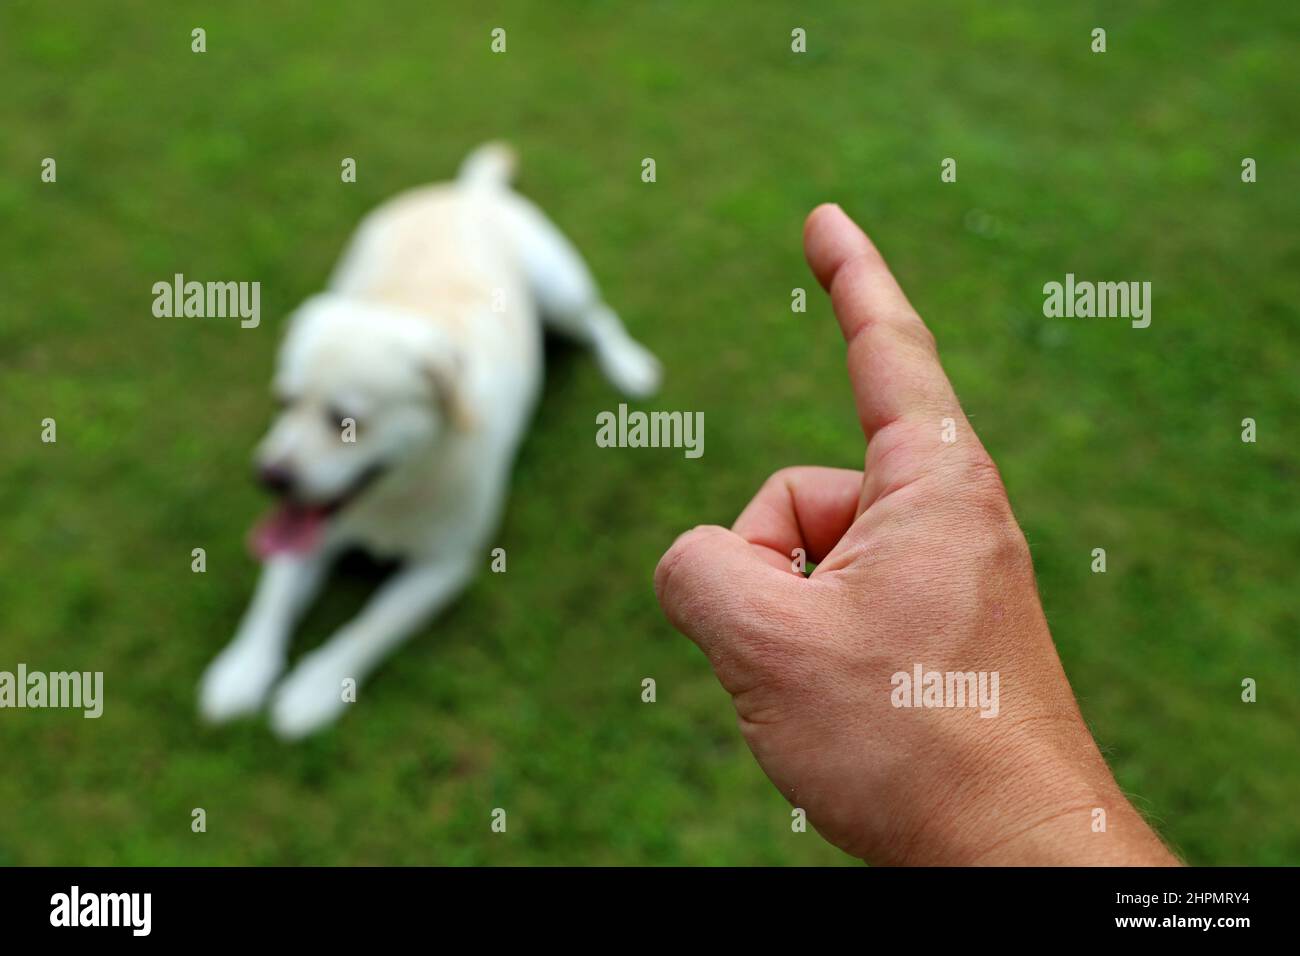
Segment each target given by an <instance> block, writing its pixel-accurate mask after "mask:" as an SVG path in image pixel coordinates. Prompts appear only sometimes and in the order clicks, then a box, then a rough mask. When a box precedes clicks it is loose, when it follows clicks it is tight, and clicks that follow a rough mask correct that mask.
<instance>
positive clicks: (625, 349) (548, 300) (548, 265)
mask: <svg viewBox="0 0 1300 956" xmlns="http://www.w3.org/2000/svg"><path fill="white" fill-rule="evenodd" d="M500 208H501V211H502V215H503V218H504V220H505V223H506V225H507V229H508V231H509V233H510V239H511V241H512V242H513V244H514V247H515V250H516V253H517V255H518V256H519V261H520V264H521V266H522V268H523V271H524V277H525V280H526V281H527V283H528V287H529V290H530V291H531V293H532V295H533V298H534V299H535V300H536V302H537V307H538V310H539V311H540V312H541V315H542V319H543V320H544V321H545V323H546V325H547V327H549V328H551V329H552V330H554V331H556V332H559V333H560V334H562V335H566V336H568V337H570V338H573V339H576V340H577V341H579V342H581V343H582V344H584V345H587V346H589V347H590V348H591V349H592V351H593V352H594V353H595V356H596V364H597V365H599V366H600V370H601V372H603V373H604V375H605V377H606V378H607V379H609V381H610V382H611V383H612V384H613V385H614V386H615V387H616V388H617V389H619V390H620V391H621V392H623V393H624V394H627V395H630V396H633V397H644V396H647V395H651V394H653V393H654V392H655V391H656V390H657V389H658V388H659V381H660V379H661V378H662V369H661V367H660V365H659V360H658V359H656V358H655V357H654V355H653V354H651V352H650V350H649V349H647V348H646V347H645V346H644V345H642V344H641V343H640V342H638V341H636V339H634V338H632V336H631V335H629V334H628V332H627V329H625V328H624V327H623V323H622V321H620V319H619V317H618V315H617V314H616V313H615V312H614V310H613V309H611V308H610V307H609V306H608V305H606V304H605V303H604V302H603V301H601V298H600V291H599V290H598V289H597V287H596V281H595V279H593V278H592V276H591V271H590V270H589V269H588V268H587V264H586V263H585V262H584V261H583V259H582V256H581V255H580V254H579V252H578V250H577V249H576V248H574V246H573V243H571V242H569V240H568V239H567V238H566V237H565V236H564V234H563V233H562V232H560V230H559V229H558V228H557V227H556V226H555V225H554V224H553V223H552V222H551V221H550V220H549V219H547V218H546V216H545V215H543V214H542V212H541V210H539V209H538V208H537V207H536V206H534V205H533V204H532V203H531V202H529V201H528V200H526V199H524V198H523V197H520V196H516V195H514V194H505V195H503V196H502V197H501V203H500Z"/></svg>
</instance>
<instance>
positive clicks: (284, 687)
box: [271, 651, 355, 740]
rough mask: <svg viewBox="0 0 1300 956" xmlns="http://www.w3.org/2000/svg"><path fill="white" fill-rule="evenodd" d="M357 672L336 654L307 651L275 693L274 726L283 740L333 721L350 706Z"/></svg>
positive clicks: (311, 731) (313, 730)
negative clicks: (351, 688) (351, 689)
mask: <svg viewBox="0 0 1300 956" xmlns="http://www.w3.org/2000/svg"><path fill="white" fill-rule="evenodd" d="M354 671H355V668H353V667H352V665H351V663H350V662H348V661H347V660H345V659H343V658H342V657H340V656H339V655H337V654H332V653H330V652H328V651H318V652H316V653H314V654H308V655H307V656H306V657H304V658H303V659H302V661H301V662H300V663H299V664H298V666H297V667H295V668H294V669H293V672H292V673H291V674H290V675H289V676H288V677H286V678H285V679H284V683H282V684H281V685H280V687H279V689H278V690H276V692H275V700H274V701H272V703H271V729H272V730H274V731H275V733H276V735H277V736H278V737H280V738H282V739H284V740H299V739H301V738H303V737H306V736H307V735H309V734H311V733H314V732H315V731H317V730H320V729H321V728H323V727H325V726H327V725H329V724H332V723H333V722H334V721H335V720H337V719H338V717H339V715H340V714H342V713H343V709H344V708H345V707H347V705H348V699H349V697H350V695H349V693H348V691H349V688H350V687H353V686H355V685H352V684H349V681H352V680H354V679H355V674H354Z"/></svg>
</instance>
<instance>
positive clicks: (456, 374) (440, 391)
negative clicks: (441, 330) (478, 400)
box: [424, 350, 475, 432]
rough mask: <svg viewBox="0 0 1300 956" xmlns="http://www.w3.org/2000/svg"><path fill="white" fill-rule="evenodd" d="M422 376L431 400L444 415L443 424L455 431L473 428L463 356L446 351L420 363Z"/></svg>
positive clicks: (465, 430)
mask: <svg viewBox="0 0 1300 956" xmlns="http://www.w3.org/2000/svg"><path fill="white" fill-rule="evenodd" d="M424 369H425V373H426V374H427V375H428V377H429V384H430V385H431V386H432V388H433V395H434V398H435V399H436V400H437V402H438V405H439V406H440V407H441V408H442V412H443V414H444V415H446V416H447V421H449V422H451V424H452V427H453V428H455V429H456V430H457V431H462V432H467V431H469V430H471V429H472V428H473V427H474V424H475V418H474V412H473V410H472V409H471V408H470V405H469V397H468V395H467V393H466V392H467V389H466V386H467V382H466V378H467V376H466V372H467V370H466V367H465V356H464V355H462V354H461V353H460V352H459V351H455V350H453V351H448V352H444V353H443V354H441V355H438V356H437V357H435V358H430V359H428V360H427V361H426V362H425V363H424Z"/></svg>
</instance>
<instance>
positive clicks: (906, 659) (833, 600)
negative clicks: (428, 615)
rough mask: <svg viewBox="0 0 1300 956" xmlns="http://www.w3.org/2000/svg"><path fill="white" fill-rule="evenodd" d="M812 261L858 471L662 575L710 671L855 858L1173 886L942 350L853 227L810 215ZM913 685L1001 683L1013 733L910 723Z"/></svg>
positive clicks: (697, 539) (790, 791)
mask: <svg viewBox="0 0 1300 956" xmlns="http://www.w3.org/2000/svg"><path fill="white" fill-rule="evenodd" d="M804 246H805V251H806V253H807V257H808V262H809V265H811V267H812V270H813V272H814V273H815V274H816V276H817V279H818V281H820V282H821V284H822V285H823V286H824V287H825V288H826V290H827V291H828V292H829V293H830V295H831V303H832V305H833V307H834V310H835V314H836V316H837V317H838V319H839V322H840V327H841V329H842V330H843V332H844V338H845V341H846V342H847V343H848V365H849V377H850V378H851V379H852V382H853V392H854V396H855V399H856V402H857V408H858V415H859V417H860V419H861V421H862V428H863V431H864V432H865V433H866V438H867V441H868V445H867V452H866V463H865V469H864V470H863V471H862V472H857V471H847V470H839V469H832V468H814V467H802V468H787V469H784V470H782V471H779V472H777V473H776V474H774V475H773V476H772V477H771V478H769V479H768V481H767V482H766V484H764V485H763V487H762V488H761V489H759V492H758V494H757V496H756V497H755V498H754V500H753V501H752V502H750V504H749V506H748V507H747V508H745V510H744V512H743V513H742V514H741V515H740V517H739V518H738V519H737V520H736V523H735V525H734V526H733V527H732V529H731V530H730V531H728V530H727V529H725V528H721V527H711V526H702V527H698V528H695V529H694V530H692V531H690V532H688V533H686V534H684V535H682V536H681V537H680V538H678V539H677V541H676V542H675V543H674V544H673V546H672V547H671V548H670V549H669V550H668V553H667V554H665V555H664V557H663V559H662V560H661V561H660V562H659V567H658V569H657V570H656V572H655V588H656V591H657V593H658V595H659V601H660V603H661V604H662V605H663V608H664V611H665V613H666V614H667V616H668V619H669V620H670V621H671V622H672V623H673V625H674V626H675V627H677V628H678V629H679V630H680V631H682V632H683V633H685V634H686V635H687V636H689V637H690V638H691V639H692V640H694V641H695V642H696V643H697V644H698V645H699V646H700V648H701V649H702V650H703V651H704V653H705V654H706V655H707V656H708V658H709V661H710V662H711V663H712V665H713V669H714V672H715V673H716V674H717V676H718V679H719V680H720V681H721V682H722V686H723V687H725V688H726V690H727V692H728V693H730V694H731V696H732V700H733V702H734V704H735V707H736V712H737V714H738V716H739V720H740V727H741V730H742V731H743V733H744V735H745V739H746V741H748V743H749V746H750V749H751V750H752V751H753V753H754V756H755V757H756V758H757V759H758V762H759V764H760V765H761V766H762V767H763V770H764V771H765V772H766V773H767V775H768V777H770V778H771V780H772V782H773V783H775V784H776V786H777V787H778V788H779V789H780V791H781V792H782V793H783V794H785V796H786V797H787V798H788V799H789V800H790V802H791V803H792V804H794V805H795V806H797V807H802V808H803V809H805V810H806V811H807V813H808V818H809V819H810V820H811V821H812V822H813V824H814V825H815V826H816V828H817V829H818V831H819V832H821V834H822V835H823V836H825V837H826V839H828V840H830V841H831V842H832V843H834V844H835V845H836V846H839V847H840V848H842V849H843V850H845V851H846V852H848V853H851V854H853V855H855V856H859V857H862V858H863V859H866V860H868V861H870V862H873V863H928V864H967V863H1016V864H1081V863H1113V864H1128V863H1132V864H1160V863H1173V862H1175V861H1174V859H1173V858H1172V856H1171V855H1170V854H1169V852H1168V851H1167V850H1166V849H1165V848H1164V846H1163V845H1162V844H1161V842H1160V841H1159V839H1158V838H1157V837H1156V836H1155V835H1154V834H1153V833H1152V832H1151V830H1150V829H1149V828H1148V827H1147V825H1146V824H1145V823H1144V822H1143V821H1142V819H1141V817H1140V816H1139V815H1138V814H1137V813H1136V811H1134V809H1133V808H1132V806H1130V804H1129V803H1128V801H1127V800H1126V799H1125V798H1124V796H1123V794H1122V793H1120V791H1119V788H1118V787H1117V786H1116V784H1115V781H1114V779H1113V778H1112V776H1111V774H1110V771H1109V769H1108V768H1107V767H1106V764H1105V762H1104V761H1103V760H1102V758H1101V755H1100V754H1099V753H1098V751H1097V748H1096V745H1095V744H1094V743H1093V740H1092V738H1091V736H1090V735H1089V733H1088V731H1087V728H1086V727H1085V726H1084V723H1083V719H1082V717H1081V716H1080V714H1079V709H1078V707H1077V706H1076V704H1075V701H1074V695H1073V694H1072V692H1071V690H1070V686H1069V683H1068V682H1067V681H1066V677H1065V673H1064V672H1063V671H1062V669H1061V664H1060V660H1059V659H1058V657H1057V654H1056V648H1055V647H1054V646H1053V644H1052V638H1051V634H1050V633H1049V632H1048V629H1047V622H1046V620H1045V619H1044V617H1043V612H1042V608H1041V606H1040V604H1039V600H1038V592H1037V588H1036V586H1035V583H1034V572H1033V566H1032V563H1031V561H1030V558H1029V548H1028V545H1027V544H1026V543H1025V539H1024V535H1023V534H1022V533H1021V531H1020V528H1019V526H1018V525H1017V524H1016V520H1015V517H1014V516H1013V515H1012V513H1011V506H1010V504H1009V503H1008V501H1007V496H1006V492H1005V490H1004V488H1003V485H1002V479H1001V477H1000V476H999V474H998V470H997V467H996V466H995V465H994V464H993V461H992V459H991V458H990V457H989V455H988V452H986V451H985V450H984V447H983V445H981V444H980V440H979V438H978V437H976V435H975V433H974V431H972V429H971V426H970V423H969V422H967V421H966V417H965V415H964V414H963V413H962V410H961V407H960V406H959V405H958V402H957V397H956V395H954V394H953V390H952V386H951V384H949V382H948V378H947V376H946V375H945V374H944V371H943V368H942V367H941V366H940V364H939V357H938V354H937V352H936V350H935V343H934V337H933V336H932V335H931V334H930V332H929V330H928V329H927V328H926V326H925V323H924V322H922V321H921V318H920V317H919V316H918V315H917V314H916V312H915V311H914V310H913V309H912V307H911V305H910V304H909V303H908V301H907V298H906V297H905V296H904V295H903V292H902V290H901V289H900V288H899V286H898V284H897V282H895V281H894V277H893V276H892V275H891V274H890V272H889V268H888V267H887V266H886V265H885V262H884V260H883V259H882V258H881V256H880V254H879V253H878V252H877V251H876V248H875V247H874V246H873V245H872V243H871V241H870V240H869V239H868V238H867V237H866V236H865V235H864V234H863V233H862V231H861V230H860V229H858V227H857V226H856V225H854V224H853V222H852V221H851V220H850V219H849V218H848V217H847V216H846V215H845V214H844V212H843V211H842V210H841V209H840V208H839V207H838V206H832V205H827V206H820V207H818V208H817V209H816V210H814V211H813V213H812V215H811V216H809V218H808V223H807V226H806V228H805V232H804ZM799 548H801V549H803V551H804V553H805V554H806V555H807V559H808V560H809V561H810V562H813V563H816V565H817V567H816V570H815V571H814V572H813V573H812V574H811V575H810V576H808V577H804V576H803V575H802V574H799V573H796V572H795V571H794V570H793V563H792V562H793V554H794V552H795V549H799ZM917 665H920V667H921V670H922V671H923V672H932V671H937V672H940V673H946V672H961V673H966V672H976V673H978V672H987V673H989V674H990V675H991V674H993V673H996V674H997V679H998V685H997V692H998V700H997V714H996V716H988V717H981V715H980V713H981V711H980V708H979V707H976V706H966V707H951V706H949V707H926V706H912V707H903V706H895V704H896V703H900V702H907V700H908V698H904V697H901V696H900V695H901V691H900V690H898V689H897V688H898V687H899V686H900V683H901V682H898V681H895V680H894V678H893V675H895V674H898V673H900V672H901V673H905V674H907V675H908V676H909V678H910V677H911V676H912V675H913V674H914V673H915V669H916V667H917ZM986 687H987V688H988V689H990V690H991V684H986ZM911 692H912V695H914V697H913V701H914V702H915V703H917V704H920V703H922V688H921V687H916V688H911ZM984 709H985V711H986V712H991V710H992V708H991V707H985V708H984ZM1097 810H1101V811H1102V812H1103V813H1104V814H1105V816H1104V818H1101V817H1099V816H1098V815H1097V814H1096V812H1095V811H1097ZM1099 819H1104V821H1105V830H1104V832H1098V830H1097V823H1096V821H1098V820H1099Z"/></svg>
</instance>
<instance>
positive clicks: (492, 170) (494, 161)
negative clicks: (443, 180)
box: [459, 142, 518, 187]
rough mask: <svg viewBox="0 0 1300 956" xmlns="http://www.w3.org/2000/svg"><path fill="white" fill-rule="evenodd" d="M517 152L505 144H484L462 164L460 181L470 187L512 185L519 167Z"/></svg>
mask: <svg viewBox="0 0 1300 956" xmlns="http://www.w3.org/2000/svg"><path fill="white" fill-rule="evenodd" d="M517 162H518V160H517V157H516V156H515V151H514V150H513V149H511V148H510V147H509V146H507V145H506V144H505V143H499V142H498V143H484V144H483V145H482V146H480V147H479V148H478V149H476V150H474V151H473V152H472V153H470V154H469V155H468V156H466V157H465V161H464V162H463V163H461V164H460V173H459V179H460V181H461V182H463V183H465V184H466V185H469V186H496V187H505V186H508V185H510V180H512V179H513V178H514V175H515V166H516V165H517Z"/></svg>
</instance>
